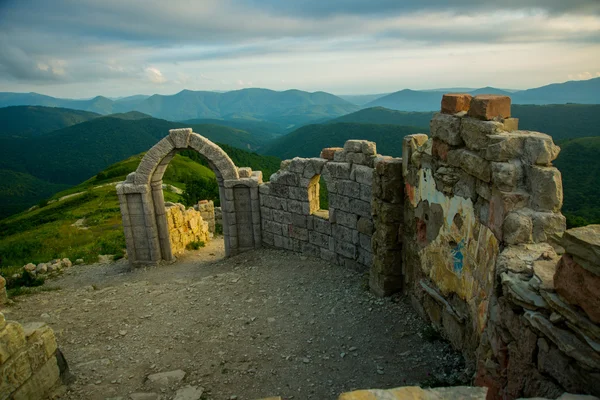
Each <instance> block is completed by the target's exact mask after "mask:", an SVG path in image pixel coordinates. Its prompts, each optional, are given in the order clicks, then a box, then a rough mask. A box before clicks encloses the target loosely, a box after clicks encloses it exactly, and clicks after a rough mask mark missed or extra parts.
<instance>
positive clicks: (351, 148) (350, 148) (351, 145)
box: [344, 140, 363, 153]
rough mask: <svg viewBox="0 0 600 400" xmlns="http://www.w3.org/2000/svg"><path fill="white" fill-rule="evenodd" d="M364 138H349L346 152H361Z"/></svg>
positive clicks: (345, 144)
mask: <svg viewBox="0 0 600 400" xmlns="http://www.w3.org/2000/svg"><path fill="white" fill-rule="evenodd" d="M362 143H363V141H362V140H347V141H346V143H344V150H345V151H346V152H353V153H360V152H362Z"/></svg>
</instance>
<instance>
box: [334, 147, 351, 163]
mask: <svg viewBox="0 0 600 400" xmlns="http://www.w3.org/2000/svg"><path fill="white" fill-rule="evenodd" d="M347 154H348V153H347V152H346V151H345V150H342V151H336V152H335V153H333V161H335V162H346V161H347V160H346V155H347Z"/></svg>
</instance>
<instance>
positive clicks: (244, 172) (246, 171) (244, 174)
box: [238, 167, 252, 178]
mask: <svg viewBox="0 0 600 400" xmlns="http://www.w3.org/2000/svg"><path fill="white" fill-rule="evenodd" d="M238 175H239V177H240V178H250V177H251V176H252V168H250V167H240V168H238Z"/></svg>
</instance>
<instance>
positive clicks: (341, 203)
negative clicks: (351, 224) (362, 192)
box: [329, 194, 352, 211]
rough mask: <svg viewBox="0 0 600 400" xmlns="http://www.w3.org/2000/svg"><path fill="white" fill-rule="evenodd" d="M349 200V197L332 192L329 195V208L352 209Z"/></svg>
mask: <svg viewBox="0 0 600 400" xmlns="http://www.w3.org/2000/svg"><path fill="white" fill-rule="evenodd" d="M350 200H351V199H350V197H346V196H341V195H333V194H332V195H330V196H329V208H330V209H331V208H332V207H333V208H335V209H339V210H343V211H352V208H351V206H350Z"/></svg>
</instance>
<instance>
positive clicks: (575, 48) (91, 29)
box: [0, 0, 600, 98]
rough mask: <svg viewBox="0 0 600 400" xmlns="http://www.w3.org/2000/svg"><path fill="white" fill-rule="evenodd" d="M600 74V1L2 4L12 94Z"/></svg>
mask: <svg viewBox="0 0 600 400" xmlns="http://www.w3.org/2000/svg"><path fill="white" fill-rule="evenodd" d="M448 3H452V4H453V5H448ZM597 76H600V0H538V1H534V0H489V1H488V0H457V1H451V0H420V1H416V0H410V1H404V0H0V91H14V92H31V91H35V92H39V93H44V94H49V95H52V96H60V97H71V98H85V97H92V96H94V95H98V94H102V95H105V96H125V95H132V94H139V93H142V94H153V93H161V94H173V93H176V92H178V91H180V90H182V89H191V90H234V89H240V88H246V87H264V88H270V89H275V90H285V89H290V88H297V89H302V90H308V91H317V90H324V91H328V92H332V93H336V94H366V93H382V92H392V91H396V90H400V89H404V88H411V89H431V88H442V87H481V86H488V85H489V86H496V87H503V88H516V89H521V88H529V87H537V86H542V85H545V84H548V83H553V82H564V81H567V80H579V79H589V78H592V77H597Z"/></svg>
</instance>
